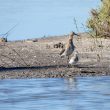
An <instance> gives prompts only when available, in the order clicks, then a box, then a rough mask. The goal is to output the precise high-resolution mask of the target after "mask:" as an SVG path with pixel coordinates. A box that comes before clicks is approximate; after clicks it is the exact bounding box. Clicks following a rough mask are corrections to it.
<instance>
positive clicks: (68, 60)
mask: <svg viewBox="0 0 110 110" xmlns="http://www.w3.org/2000/svg"><path fill="white" fill-rule="evenodd" d="M69 66H70V65H69V56H67V67H69Z"/></svg>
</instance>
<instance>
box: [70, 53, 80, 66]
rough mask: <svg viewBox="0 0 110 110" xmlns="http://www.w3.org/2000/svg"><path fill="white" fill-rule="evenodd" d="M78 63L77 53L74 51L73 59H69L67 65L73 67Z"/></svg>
mask: <svg viewBox="0 0 110 110" xmlns="http://www.w3.org/2000/svg"><path fill="white" fill-rule="evenodd" d="M78 61H79V55H78V51H75V52H74V55H73V57H71V59H70V61H69V64H71V65H75V64H76V63H77V62H78Z"/></svg>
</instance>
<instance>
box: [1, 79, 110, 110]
mask: <svg viewBox="0 0 110 110" xmlns="http://www.w3.org/2000/svg"><path fill="white" fill-rule="evenodd" d="M99 109H100V110H110V77H86V78H74V79H72V78H71V79H19V80H18V79H14V80H12V79H8V80H0V110H99Z"/></svg>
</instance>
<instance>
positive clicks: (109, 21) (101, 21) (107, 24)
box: [87, 0, 110, 38]
mask: <svg viewBox="0 0 110 110" xmlns="http://www.w3.org/2000/svg"><path fill="white" fill-rule="evenodd" d="M101 2H102V3H101V6H100V7H98V8H97V9H92V10H91V16H90V18H89V19H88V21H87V27H88V28H89V29H90V30H91V34H92V35H94V36H96V37H105V38H107V37H109V38H110V0H101Z"/></svg>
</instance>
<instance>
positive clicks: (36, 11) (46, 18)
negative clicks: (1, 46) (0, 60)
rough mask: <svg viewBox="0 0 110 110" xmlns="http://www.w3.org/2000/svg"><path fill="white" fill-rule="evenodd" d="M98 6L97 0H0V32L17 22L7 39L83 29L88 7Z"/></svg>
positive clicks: (5, 30)
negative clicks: (75, 22)
mask: <svg viewBox="0 0 110 110" xmlns="http://www.w3.org/2000/svg"><path fill="white" fill-rule="evenodd" d="M99 5H100V0H94V1H93V0H0V34H3V33H6V32H7V31H8V30H9V29H10V28H12V27H13V26H14V25H15V24H17V23H18V25H17V27H16V28H15V29H14V30H12V31H11V32H10V33H9V36H8V40H19V39H27V38H36V37H42V36H44V35H46V36H48V35H64V34H68V33H69V32H70V31H72V30H73V31H76V32H77V31H80V32H82V31H84V28H82V23H83V24H85V22H86V21H87V18H88V17H89V15H90V10H91V9H92V8H97V7H99ZM74 18H76V20H77V25H78V29H79V30H77V29H76V27H75V25H74V21H73V19H74Z"/></svg>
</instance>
